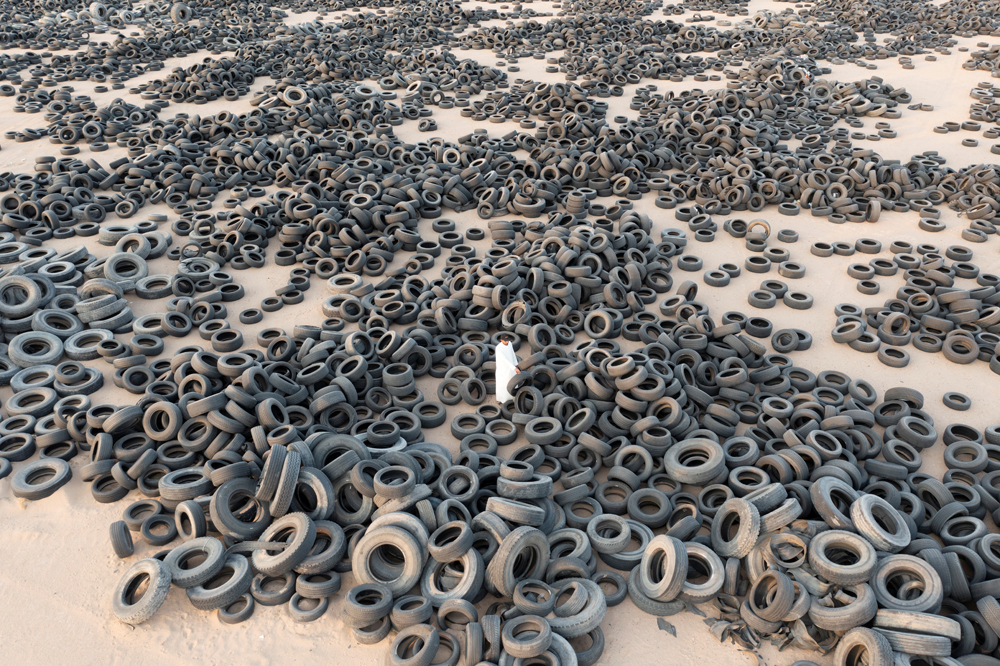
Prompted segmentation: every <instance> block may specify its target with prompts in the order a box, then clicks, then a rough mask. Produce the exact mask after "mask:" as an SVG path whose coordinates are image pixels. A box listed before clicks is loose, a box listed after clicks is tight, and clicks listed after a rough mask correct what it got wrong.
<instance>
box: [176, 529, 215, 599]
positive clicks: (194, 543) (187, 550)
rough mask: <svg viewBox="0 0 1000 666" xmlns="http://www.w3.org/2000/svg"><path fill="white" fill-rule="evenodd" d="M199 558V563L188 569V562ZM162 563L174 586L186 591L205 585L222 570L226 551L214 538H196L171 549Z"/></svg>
mask: <svg viewBox="0 0 1000 666" xmlns="http://www.w3.org/2000/svg"><path fill="white" fill-rule="evenodd" d="M199 557H200V558H201V562H199V563H198V564H197V565H195V566H191V567H189V565H188V561H189V560H191V559H194V558H199ZM163 563H164V564H165V565H166V566H167V567H168V568H169V569H170V575H171V579H172V580H173V583H174V585H176V586H177V587H179V588H182V589H188V588H191V587H196V586H198V585H203V584H204V583H207V582H208V581H210V580H211V579H212V578H214V577H215V576H216V574H218V573H219V571H221V570H222V566H223V565H224V564H225V563H226V549H225V546H223V545H222V542H221V541H219V540H218V539H216V538H214V537H198V538H196V539H191V540H190V541H185V542H184V543H182V544H181V545H179V546H177V547H176V548H173V549H171V551H170V552H169V553H168V554H167V556H166V557H165V558H164V560H163Z"/></svg>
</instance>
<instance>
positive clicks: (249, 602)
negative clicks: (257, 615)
mask: <svg viewBox="0 0 1000 666" xmlns="http://www.w3.org/2000/svg"><path fill="white" fill-rule="evenodd" d="M256 605H257V602H255V601H254V598H253V597H252V596H251V595H249V594H244V595H242V596H241V597H240V598H239V599H237V600H236V601H234V602H233V603H231V604H229V605H228V606H226V607H225V608H220V609H219V610H217V611H216V614H217V616H218V618H219V622H222V623H223V624H239V623H240V622H244V621H246V620H249V619H250V616H251V615H253V612H254V608H255V607H256Z"/></svg>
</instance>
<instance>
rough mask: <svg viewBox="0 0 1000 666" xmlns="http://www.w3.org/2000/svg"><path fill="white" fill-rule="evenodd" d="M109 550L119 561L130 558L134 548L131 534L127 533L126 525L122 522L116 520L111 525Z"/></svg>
mask: <svg viewBox="0 0 1000 666" xmlns="http://www.w3.org/2000/svg"><path fill="white" fill-rule="evenodd" d="M111 548H112V550H114V551H115V555H117V556H118V557H119V558H121V559H123V560H124V559H125V558H127V557H132V553H134V552H135V546H134V545H133V544H132V533H131V532H129V529H128V525H126V524H125V521H124V520H116V521H115V522H113V523H111Z"/></svg>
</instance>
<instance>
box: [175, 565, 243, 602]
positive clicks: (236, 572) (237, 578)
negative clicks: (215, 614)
mask: <svg viewBox="0 0 1000 666" xmlns="http://www.w3.org/2000/svg"><path fill="white" fill-rule="evenodd" d="M216 580H220V581H221V584H219V585H215V586H212V587H211V588H206V587H204V585H205V584H208V583H212V582H214V581H216ZM252 582H253V571H252V570H251V569H250V561H249V560H247V558H245V557H243V556H242V555H236V554H232V555H229V557H227V558H226V561H225V562H224V563H223V565H222V568H221V569H220V570H219V573H217V574H216V575H215V576H213V577H212V579H211V580H209V581H207V582H206V583H205V584H202V585H196V586H194V587H190V588H188V591H187V595H188V599H189V600H190V601H191V605H192V606H194V607H195V608H197V609H198V610H216V609H218V608H223V607H226V606H229V605H230V604H232V603H233V602H234V601H236V600H237V599H239V598H240V597H241V596H243V595H244V594H245V593H246V592H247V591H248V590H249V589H250V583H252Z"/></svg>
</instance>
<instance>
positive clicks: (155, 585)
mask: <svg viewBox="0 0 1000 666" xmlns="http://www.w3.org/2000/svg"><path fill="white" fill-rule="evenodd" d="M143 583H147V585H146V591H145V592H143V594H142V596H141V597H139V598H138V599H135V598H134V595H135V592H136V590H137V589H138V588H139V587H140V586H141V585H142V584H143ZM168 592H170V570H169V569H168V568H167V567H166V566H164V564H163V562H160V561H159V560H154V559H146V560H139V561H138V562H136V563H135V564H133V565H132V566H131V567H130V568H129V570H128V571H126V572H125V575H124V576H122V578H121V580H120V581H118V585H117V586H116V587H115V592H114V596H113V597H112V599H111V610H112V612H113V613H114V614H115V617H116V618H118V619H119V620H120V621H122V622H124V623H125V624H133V625H134V624H142V623H143V622H145V621H146V620H148V619H149V618H151V617H153V614H155V613H156V611H157V610H159V608H160V606H162V605H163V602H164V601H166V599H167V593H168Z"/></svg>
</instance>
